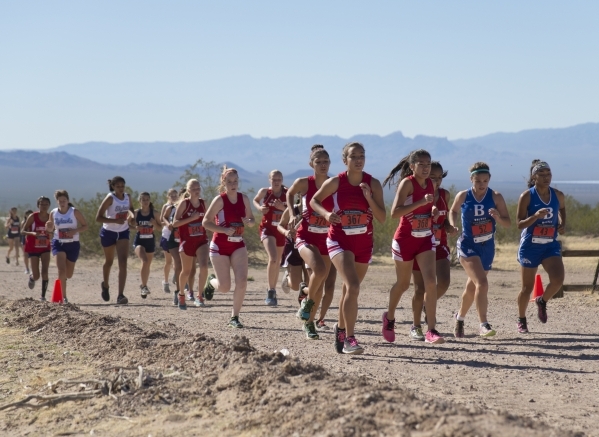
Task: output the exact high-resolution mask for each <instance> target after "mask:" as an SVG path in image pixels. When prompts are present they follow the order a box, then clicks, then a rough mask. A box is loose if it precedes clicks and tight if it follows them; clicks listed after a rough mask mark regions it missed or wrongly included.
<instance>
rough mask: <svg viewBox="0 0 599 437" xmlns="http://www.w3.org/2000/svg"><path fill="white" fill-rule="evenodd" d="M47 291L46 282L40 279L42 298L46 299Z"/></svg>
mask: <svg viewBox="0 0 599 437" xmlns="http://www.w3.org/2000/svg"><path fill="white" fill-rule="evenodd" d="M47 290H48V280H47V279H42V297H46V291H47Z"/></svg>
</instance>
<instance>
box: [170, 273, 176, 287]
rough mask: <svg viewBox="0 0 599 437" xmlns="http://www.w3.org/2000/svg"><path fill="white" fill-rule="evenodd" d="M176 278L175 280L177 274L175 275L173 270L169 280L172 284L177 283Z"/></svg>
mask: <svg viewBox="0 0 599 437" xmlns="http://www.w3.org/2000/svg"><path fill="white" fill-rule="evenodd" d="M176 280H177V275H175V272H173V277H172V278H171V282H172V283H173V284H177V281H176Z"/></svg>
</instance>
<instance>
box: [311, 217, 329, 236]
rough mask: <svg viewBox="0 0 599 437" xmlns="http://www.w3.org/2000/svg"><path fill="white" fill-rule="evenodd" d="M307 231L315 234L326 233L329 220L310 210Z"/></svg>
mask: <svg viewBox="0 0 599 437" xmlns="http://www.w3.org/2000/svg"><path fill="white" fill-rule="evenodd" d="M308 232H313V233H315V234H326V233H327V232H329V222H328V221H327V219H325V218H324V217H323V216H321V215H320V214H318V213H317V212H312V215H311V216H310V220H309V221H308Z"/></svg>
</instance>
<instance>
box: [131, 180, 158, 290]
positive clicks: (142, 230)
mask: <svg viewBox="0 0 599 437" xmlns="http://www.w3.org/2000/svg"><path fill="white" fill-rule="evenodd" d="M138 201H139V204H140V208H139V209H137V210H135V211H134V212H133V219H130V220H129V226H130V227H131V228H133V229H137V233H136V234H135V240H133V250H134V251H135V254H136V255H137V257H138V258H139V259H140V260H141V271H140V277H141V285H140V286H139V291H140V294H141V297H142V299H145V298H146V297H147V296H148V294H150V290H149V288H148V279H149V277H150V266H151V265H152V260H153V259H154V251H155V250H156V239H155V238H154V228H159V229H160V221H159V220H158V218H157V217H156V213H155V211H154V205H152V202H151V200H150V193H147V192H143V193H141V194H140V195H139V198H138Z"/></svg>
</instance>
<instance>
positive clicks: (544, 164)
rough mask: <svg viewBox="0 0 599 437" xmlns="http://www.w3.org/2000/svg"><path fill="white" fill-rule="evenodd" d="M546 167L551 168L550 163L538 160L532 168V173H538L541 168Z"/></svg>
mask: <svg viewBox="0 0 599 437" xmlns="http://www.w3.org/2000/svg"><path fill="white" fill-rule="evenodd" d="M544 168H546V169H548V170H551V168H550V167H549V164H547V163H546V162H545V161H541V162H537V163H536V164H535V166H534V167H533V168H532V172H531V175H534V174H537V172H538V171H539V170H543V169H544Z"/></svg>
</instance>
